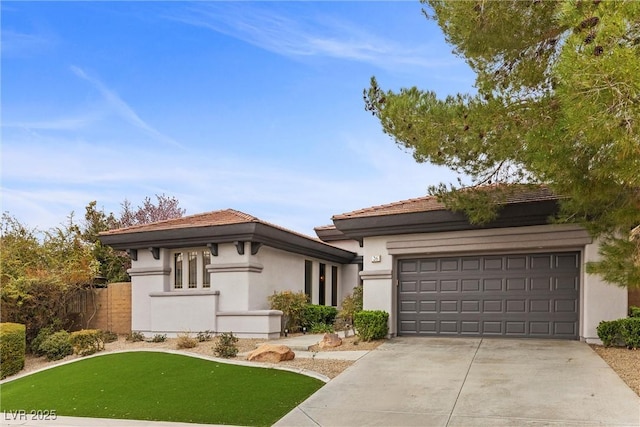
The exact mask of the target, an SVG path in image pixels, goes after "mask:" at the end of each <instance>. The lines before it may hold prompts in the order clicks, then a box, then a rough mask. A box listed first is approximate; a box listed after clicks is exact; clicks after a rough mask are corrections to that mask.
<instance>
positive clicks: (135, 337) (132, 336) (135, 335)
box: [126, 331, 145, 342]
mask: <svg viewBox="0 0 640 427" xmlns="http://www.w3.org/2000/svg"><path fill="white" fill-rule="evenodd" d="M126 339H127V341H131V342H138V341H144V339H145V338H144V334H143V333H142V332H137V331H131V332H130V333H129V334H128V335H127V338H126Z"/></svg>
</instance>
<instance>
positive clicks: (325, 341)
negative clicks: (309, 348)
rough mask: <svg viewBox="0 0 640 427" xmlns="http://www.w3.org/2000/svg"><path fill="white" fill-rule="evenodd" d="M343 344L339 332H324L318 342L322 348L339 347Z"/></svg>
mask: <svg viewBox="0 0 640 427" xmlns="http://www.w3.org/2000/svg"><path fill="white" fill-rule="evenodd" d="M341 345H342V338H340V337H339V336H338V334H324V336H323V337H322V341H320V343H319V344H318V347H320V348H327V347H338V346H341Z"/></svg>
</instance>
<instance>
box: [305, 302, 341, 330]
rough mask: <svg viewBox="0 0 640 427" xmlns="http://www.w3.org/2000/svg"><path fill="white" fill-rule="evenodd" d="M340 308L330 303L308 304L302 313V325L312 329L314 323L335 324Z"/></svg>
mask: <svg viewBox="0 0 640 427" xmlns="http://www.w3.org/2000/svg"><path fill="white" fill-rule="evenodd" d="M337 315H338V309H337V308H335V307H331V306H329V305H315V304H307V305H306V306H305V307H304V311H303V314H302V326H304V327H306V328H307V330H311V329H312V328H313V326H314V325H329V326H331V325H333V322H335V320H336V316H337Z"/></svg>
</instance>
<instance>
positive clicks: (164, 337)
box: [151, 334, 167, 342]
mask: <svg viewBox="0 0 640 427" xmlns="http://www.w3.org/2000/svg"><path fill="white" fill-rule="evenodd" d="M166 340H167V334H155V335H154V336H153V338H151V342H165V341H166Z"/></svg>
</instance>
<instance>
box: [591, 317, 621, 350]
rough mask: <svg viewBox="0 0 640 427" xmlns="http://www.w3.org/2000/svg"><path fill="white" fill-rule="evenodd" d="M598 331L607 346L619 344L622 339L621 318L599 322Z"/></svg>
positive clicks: (599, 336)
mask: <svg viewBox="0 0 640 427" xmlns="http://www.w3.org/2000/svg"><path fill="white" fill-rule="evenodd" d="M596 332H597V333H598V338H600V341H602V344H603V345H604V346H605V347H609V346H611V345H617V344H618V342H619V341H620V320H603V321H601V322H600V323H599V324H598V327H597V328H596Z"/></svg>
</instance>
